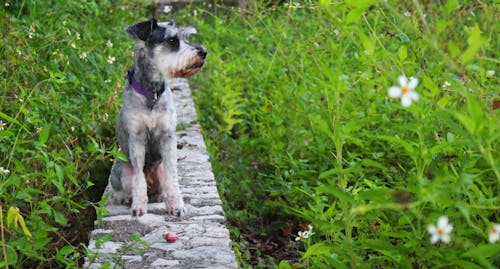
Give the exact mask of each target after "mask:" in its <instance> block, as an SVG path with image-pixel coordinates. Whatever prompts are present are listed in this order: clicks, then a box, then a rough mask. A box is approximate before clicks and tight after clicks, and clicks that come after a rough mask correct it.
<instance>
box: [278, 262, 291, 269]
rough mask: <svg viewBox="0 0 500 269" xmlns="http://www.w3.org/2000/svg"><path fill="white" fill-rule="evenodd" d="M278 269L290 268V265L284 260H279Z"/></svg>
mask: <svg viewBox="0 0 500 269" xmlns="http://www.w3.org/2000/svg"><path fill="white" fill-rule="evenodd" d="M278 268H279V269H292V266H291V265H290V264H289V263H288V262H287V261H285V260H282V261H280V263H279V265H278Z"/></svg>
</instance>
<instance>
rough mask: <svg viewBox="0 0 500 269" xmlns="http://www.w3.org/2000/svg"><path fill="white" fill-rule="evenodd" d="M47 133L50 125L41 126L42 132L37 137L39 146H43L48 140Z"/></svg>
mask: <svg viewBox="0 0 500 269" xmlns="http://www.w3.org/2000/svg"><path fill="white" fill-rule="evenodd" d="M49 133H50V124H47V125H45V126H43V128H42V131H41V132H40V135H39V136H38V143H39V145H40V146H41V145H45V143H46V142H47V140H48V139H49Z"/></svg>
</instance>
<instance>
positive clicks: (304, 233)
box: [295, 224, 314, 241]
mask: <svg viewBox="0 0 500 269" xmlns="http://www.w3.org/2000/svg"><path fill="white" fill-rule="evenodd" d="M307 228H308V230H307V231H299V232H298V233H297V235H298V236H297V237H295V241H302V240H304V239H307V238H309V237H310V236H311V235H313V234H314V233H313V231H312V229H313V226H312V225H311V224H309V225H307Z"/></svg>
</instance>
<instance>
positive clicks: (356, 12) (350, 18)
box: [345, 8, 366, 23]
mask: <svg viewBox="0 0 500 269" xmlns="http://www.w3.org/2000/svg"><path fill="white" fill-rule="evenodd" d="M365 10H366V9H365V8H355V9H353V10H351V11H350V12H349V14H347V18H346V19H345V21H346V22H347V23H353V22H357V21H358V20H359V18H360V17H361V15H362V14H363V12H365Z"/></svg>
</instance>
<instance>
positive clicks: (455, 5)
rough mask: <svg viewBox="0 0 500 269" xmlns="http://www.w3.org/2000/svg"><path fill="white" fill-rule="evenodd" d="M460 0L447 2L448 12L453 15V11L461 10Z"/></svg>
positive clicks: (448, 0)
mask: <svg viewBox="0 0 500 269" xmlns="http://www.w3.org/2000/svg"><path fill="white" fill-rule="evenodd" d="M459 7H460V6H459V4H458V0H447V1H446V12H447V13H448V14H451V13H452V12H453V11H455V10H457V9H458V8H459Z"/></svg>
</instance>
